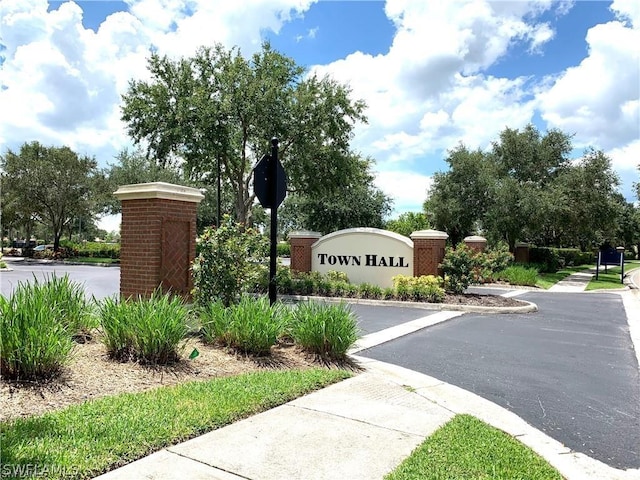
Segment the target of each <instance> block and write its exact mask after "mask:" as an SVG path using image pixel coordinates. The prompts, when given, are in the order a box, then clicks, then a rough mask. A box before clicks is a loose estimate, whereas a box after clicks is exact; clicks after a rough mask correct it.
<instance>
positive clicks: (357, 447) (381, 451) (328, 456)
mask: <svg viewBox="0 0 640 480" xmlns="http://www.w3.org/2000/svg"><path fill="white" fill-rule="evenodd" d="M355 359H356V360H357V361H358V362H360V364H361V365H362V366H363V367H364V368H365V369H366V371H365V372H364V373H362V374H360V375H357V376H355V377H354V378H351V379H349V380H345V381H343V382H340V383H338V384H335V385H332V386H330V387H327V388H325V389H322V390H319V391H317V392H314V393H312V394H309V395H306V396H304V397H301V398H298V399H296V400H294V401H292V402H289V403H287V404H285V405H282V406H280V407H277V408H274V409H272V410H269V411H266V412H264V413H261V414H259V415H255V416H253V417H250V418H247V419H245V420H242V421H240V422H237V423H234V424H232V425H229V426H227V427H225V428H221V429H219V430H214V431H213V432H210V433H207V434H205V435H202V436H200V437H197V438H195V439H193V440H189V441H187V442H184V443H181V444H179V445H176V446H172V447H169V448H166V449H164V450H161V451H159V452H157V453H154V454H152V455H149V456H148V457H145V458H143V459H141V460H138V461H136V462H133V463H131V464H129V465H126V466H124V467H122V468H119V469H117V470H114V471H112V472H109V473H107V474H105V475H102V476H100V477H98V478H99V479H101V480H120V479H122V480H124V479H131V478H146V479H158V480H160V479H179V478H189V479H214V480H239V479H244V480H246V479H252V480H260V479H264V480H275V479H283V480H284V479H287V480H289V479H297V478H300V479H302V478H304V479H315V480H325V479H326V480H338V479H351V480H358V479H362V480H372V479H381V478H383V477H384V475H385V474H387V473H389V472H390V471H392V470H393V469H394V468H395V467H396V466H397V465H398V464H399V463H400V462H401V461H402V460H403V459H404V458H406V457H407V456H409V455H410V454H411V452H412V450H413V449H414V448H415V447H417V446H418V445H419V444H420V443H421V442H422V441H423V440H424V439H425V438H426V437H427V436H429V435H430V434H431V433H433V432H434V431H435V430H436V429H437V428H438V427H440V426H441V425H443V424H444V423H446V422H447V421H448V420H450V419H451V418H452V417H453V416H454V415H455V414H458V413H468V414H471V415H474V416H476V417H478V418H480V419H482V420H484V421H485V422H488V423H489V424H492V425H494V426H496V427H498V428H500V429H502V430H504V431H506V432H507V433H509V434H511V435H513V436H515V437H517V438H518V440H520V441H521V442H523V443H524V444H526V445H528V446H529V447H531V448H533V449H534V450H535V451H536V452H537V453H539V454H540V455H542V456H543V457H544V458H546V459H547V461H549V463H551V464H552V465H553V466H554V467H556V468H557V469H558V470H559V471H560V473H561V474H562V475H563V476H564V477H565V478H566V479H567V480H574V479H575V480H578V479H594V478H597V479H612V480H616V479H620V480H623V479H627V480H631V479H635V478H640V471H638V470H628V471H622V470H616V469H614V468H611V467H609V466H607V465H605V464H604V463H601V462H599V461H597V460H593V459H591V458H589V457H587V456H585V455H583V454H579V453H573V452H571V451H569V449H568V448H567V447H565V446H563V445H562V444H560V443H559V442H557V441H555V440H553V439H552V438H550V437H548V436H547V435H545V434H543V433H542V432H540V431H538V430H536V429H535V428H533V427H531V426H530V425H529V424H527V423H526V422H525V421H524V420H522V419H520V418H519V417H518V416H516V415H515V414H513V413H511V412H509V411H507V410H505V409H503V408H502V407H499V406H497V405H495V404H493V403H491V402H489V401H487V400H485V399H483V398H481V397H479V396H477V395H475V394H472V393H470V392H467V391H465V390H462V389H460V388H458V387H455V386H453V385H449V384H447V383H444V382H441V381H440V380H437V379H435V378H432V377H429V376H427V375H422V374H419V373H416V372H413V371H411V370H407V369H404V368H401V367H397V366H394V365H390V364H386V363H382V362H378V361H375V360H370V359H366V358H362V357H355Z"/></svg>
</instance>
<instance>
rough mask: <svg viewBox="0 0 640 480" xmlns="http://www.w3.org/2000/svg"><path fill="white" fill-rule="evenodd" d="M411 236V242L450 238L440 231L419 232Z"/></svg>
mask: <svg viewBox="0 0 640 480" xmlns="http://www.w3.org/2000/svg"><path fill="white" fill-rule="evenodd" d="M409 236H410V237H411V240H423V239H427V240H446V239H447V238H449V235H447V234H446V233H445V232H441V231H439V230H418V231H417V232H413V233H412V234H411V235H409Z"/></svg>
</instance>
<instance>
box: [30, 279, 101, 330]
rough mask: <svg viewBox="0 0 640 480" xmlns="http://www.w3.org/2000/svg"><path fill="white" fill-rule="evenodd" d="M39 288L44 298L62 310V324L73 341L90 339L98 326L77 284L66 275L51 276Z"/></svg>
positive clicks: (89, 305) (80, 287) (90, 307)
mask: <svg viewBox="0 0 640 480" xmlns="http://www.w3.org/2000/svg"><path fill="white" fill-rule="evenodd" d="M37 283H38V282H37V280H36V284H37ZM40 288H42V290H43V292H42V294H43V295H44V297H45V298H48V299H49V301H50V302H51V303H52V304H55V305H57V306H58V307H59V308H60V309H61V310H62V312H63V317H62V319H63V322H64V323H65V324H66V326H67V329H68V331H69V332H70V333H71V334H72V335H73V337H74V339H76V340H81V341H85V340H87V339H89V338H91V331H92V330H93V329H94V328H96V327H97V326H98V324H97V321H96V320H97V319H96V316H95V315H94V312H93V311H92V310H93V308H92V306H91V304H89V302H87V299H86V297H85V294H84V289H83V288H82V286H81V285H80V284H79V283H76V282H72V281H71V280H69V276H68V275H64V276H63V277H56V276H55V275H53V276H51V277H47V278H46V281H45V282H44V283H42V284H40Z"/></svg>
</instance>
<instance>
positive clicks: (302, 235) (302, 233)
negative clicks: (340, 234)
mask: <svg viewBox="0 0 640 480" xmlns="http://www.w3.org/2000/svg"><path fill="white" fill-rule="evenodd" d="M320 237H322V234H321V233H320V232H309V231H307V230H298V231H297V232H289V238H320Z"/></svg>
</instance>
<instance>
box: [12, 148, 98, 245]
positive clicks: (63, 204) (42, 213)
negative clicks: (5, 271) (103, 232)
mask: <svg viewBox="0 0 640 480" xmlns="http://www.w3.org/2000/svg"><path fill="white" fill-rule="evenodd" d="M0 163H1V166H2V170H3V173H2V192H3V197H4V198H3V205H2V208H3V216H4V214H5V211H6V212H10V215H11V216H12V217H13V219H14V220H19V221H20V222H21V223H22V224H23V225H25V226H26V227H25V228H26V229H27V239H28V237H29V236H30V232H31V227H32V223H33V221H38V222H41V223H43V224H46V225H47V226H48V227H50V228H51V230H52V232H53V239H54V240H53V242H54V249H58V247H59V245H60V237H61V235H62V233H63V229H64V228H65V227H66V226H67V225H68V224H69V223H70V222H72V221H73V220H74V218H83V217H86V218H93V217H94V214H95V212H96V210H97V209H98V205H97V204H96V202H95V201H94V198H93V197H92V195H91V192H92V191H94V190H95V182H96V179H97V173H98V172H97V164H96V161H95V160H94V159H93V158H89V157H87V156H79V155H78V154H77V153H75V152H74V151H72V150H71V149H70V148H68V147H45V146H43V145H41V144H40V143H38V142H31V143H25V144H23V145H22V146H21V147H20V151H19V152H18V153H15V152H13V151H11V150H8V151H7V153H6V154H5V155H4V156H2V157H1V159H0Z"/></svg>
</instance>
